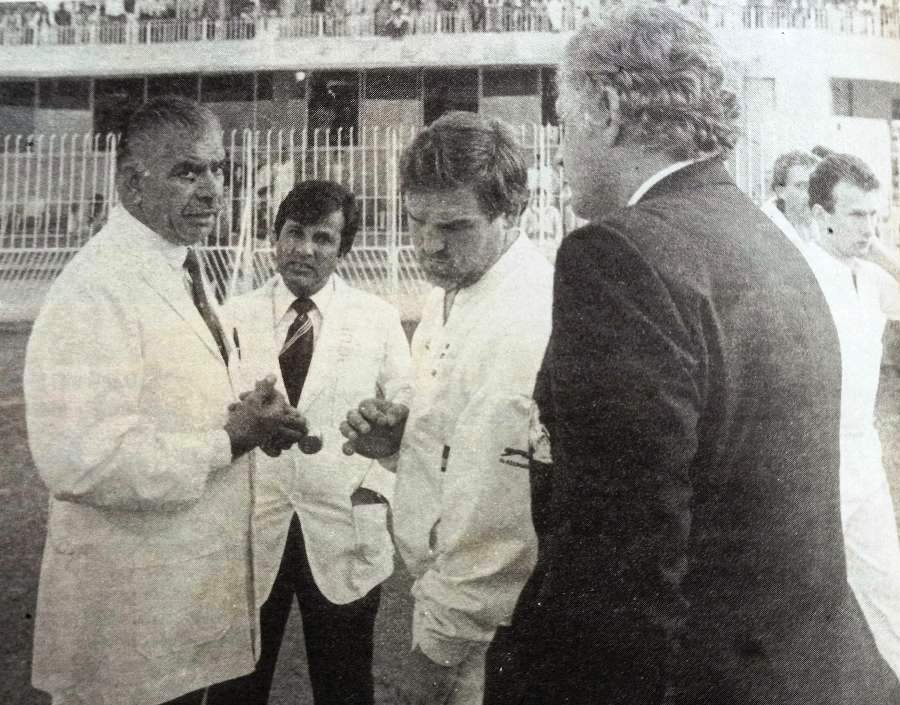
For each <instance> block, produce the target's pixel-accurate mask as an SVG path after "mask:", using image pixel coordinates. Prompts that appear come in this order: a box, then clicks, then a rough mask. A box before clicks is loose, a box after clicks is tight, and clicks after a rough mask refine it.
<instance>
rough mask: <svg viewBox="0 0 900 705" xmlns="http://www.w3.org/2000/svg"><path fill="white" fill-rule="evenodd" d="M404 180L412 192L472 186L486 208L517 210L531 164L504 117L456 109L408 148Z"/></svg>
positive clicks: (494, 212) (489, 211) (490, 212)
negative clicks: (484, 115)
mask: <svg viewBox="0 0 900 705" xmlns="http://www.w3.org/2000/svg"><path fill="white" fill-rule="evenodd" d="M400 181H401V185H402V187H403V189H404V190H405V191H410V192H419V193H421V192H429V191H442V190H444V189H453V188H460V187H464V186H471V187H472V188H473V189H474V191H475V194H476V195H477V197H478V201H479V204H480V205H481V209H482V211H483V212H484V214H485V215H486V216H487V217H488V218H490V219H492V220H493V219H494V218H496V217H498V216H500V215H507V216H514V217H517V216H519V215H520V214H521V213H522V211H523V210H524V209H525V205H526V204H527V203H528V170H527V168H526V166H525V159H524V156H523V154H522V150H521V148H520V147H519V144H518V142H517V140H516V138H515V136H514V134H513V132H512V130H511V129H510V128H509V127H508V126H507V125H506V124H505V123H503V122H501V121H500V120H494V119H490V120H489V119H485V118H483V117H479V116H478V115H476V114H475V113H468V112H462V111H454V112H450V113H447V114H445V115H443V116H441V117H440V118H439V119H437V120H435V121H434V122H433V123H431V125H429V126H428V127H426V128H424V129H422V130H421V131H420V132H419V133H418V134H417V135H416V137H415V139H413V141H412V143H411V144H410V145H409V146H408V147H407V148H406V149H405V150H404V152H403V157H402V159H401V164H400Z"/></svg>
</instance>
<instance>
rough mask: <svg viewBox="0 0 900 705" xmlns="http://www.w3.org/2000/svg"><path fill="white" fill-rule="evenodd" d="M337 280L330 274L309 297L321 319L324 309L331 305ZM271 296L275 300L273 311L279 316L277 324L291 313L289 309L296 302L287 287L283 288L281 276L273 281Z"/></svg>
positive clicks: (334, 275) (335, 275) (336, 277)
mask: <svg viewBox="0 0 900 705" xmlns="http://www.w3.org/2000/svg"><path fill="white" fill-rule="evenodd" d="M337 279H338V276H337V274H332V275H331V276H330V277H328V281H326V282H325V286H323V287H322V288H321V289H319V290H318V291H317V292H316V293H315V294H313V295H312V296H310V297H309V298H310V300H311V301H312V302H313V303H314V304H315V306H316V309H317V310H318V311H319V314H320V315H321V316H322V317H323V318H324V317H325V311H326V309H327V308H328V306H329V305H330V304H331V301H332V299H334V292H335V289H336V288H337ZM272 296H273V297H274V300H275V311H277V312H278V313H279V314H280V315H279V317H278V320H279V322H280V321H283V320H284V317H285V316H287V315H288V314H289V313H290V312H291V308H292V307H293V305H294V301H296V300H297V297H296V296H295V295H294V293H293V292H292V291H291V290H290V289H288V288H287V286H285V283H284V280H283V279H282V278H281V276H278V278H277V279H276V280H275V285H274V289H273V291H272Z"/></svg>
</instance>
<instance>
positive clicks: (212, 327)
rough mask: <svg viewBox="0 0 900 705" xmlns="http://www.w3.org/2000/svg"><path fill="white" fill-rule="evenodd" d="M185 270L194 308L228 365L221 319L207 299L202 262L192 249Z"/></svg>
mask: <svg viewBox="0 0 900 705" xmlns="http://www.w3.org/2000/svg"><path fill="white" fill-rule="evenodd" d="M184 269H185V271H186V272H187V273H188V278H189V279H190V280H191V297H192V298H193V299H194V306H196V307H197V311H198V312H199V313H200V316H201V317H202V318H203V322H204V323H206V327H207V328H209V332H210V333H211V334H212V337H213V340H215V341H216V345H217V346H218V348H219V353H220V354H221V355H222V360H223V361H224V362H225V364H226V365H227V364H228V348H227V347H226V345H225V334H224V333H223V332H222V324H221V323H219V317H218V316H216V312H215V311H213V310H212V307H211V306H210V305H209V299H207V298H206V289H205V288H204V287H203V275H202V274H201V273H200V260H199V259H198V258H197V253H196V252H195V251H194V250H192V249H188V252H187V257H185V258H184Z"/></svg>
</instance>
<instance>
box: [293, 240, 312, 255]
mask: <svg viewBox="0 0 900 705" xmlns="http://www.w3.org/2000/svg"><path fill="white" fill-rule="evenodd" d="M291 250H292V251H293V253H294V254H295V255H299V256H301V257H312V256H313V254H314V248H313V243H312V240H310V239H309V238H308V237H298V238H295V239H293V240H292V241H291Z"/></svg>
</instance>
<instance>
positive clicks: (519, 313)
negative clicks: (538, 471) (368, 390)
mask: <svg viewBox="0 0 900 705" xmlns="http://www.w3.org/2000/svg"><path fill="white" fill-rule="evenodd" d="M552 280H553V271H552V268H551V266H550V264H549V262H548V261H547V260H546V258H544V257H543V255H541V254H540V252H539V251H538V250H537V248H536V247H535V246H534V245H533V244H532V243H531V242H530V241H529V240H528V239H527V238H525V237H521V236H520V237H519V238H518V240H516V242H515V243H513V245H512V246H511V247H510V249H509V250H508V251H507V252H506V253H505V254H504V255H503V256H502V257H501V258H500V260H499V261H498V262H497V263H496V264H495V265H494V266H493V267H492V268H491V269H490V270H489V271H488V272H487V273H486V274H485V275H484V276H483V277H482V278H481V279H480V280H479V281H477V282H476V283H475V284H473V285H471V286H469V287H466V288H463V289H460V290H459V292H458V293H457V294H456V298H455V301H454V303H453V307H452V309H451V310H450V314H449V317H448V319H447V322H446V324H445V323H444V320H443V308H444V301H443V299H444V291H443V289H435V290H434V291H432V293H431V295H430V296H429V298H428V301H427V303H426V305H425V308H424V311H423V314H422V321H421V323H420V324H419V327H418V329H417V330H416V334H415V337H414V338H413V344H412V347H413V366H414V368H415V374H416V384H415V396H414V397H413V402H412V406H411V410H410V416H409V420H408V421H407V425H406V432H405V434H404V437H403V445H402V447H401V449H400V457H399V463H398V471H397V487H396V490H395V494H394V509H395V512H394V537H395V541H396V543H397V547H398V549H399V550H400V552H401V555H402V556H403V559H404V561H405V562H406V565H407V566H408V567H409V570H410V572H411V573H412V574H413V575H414V576H416V578H417V580H416V583H415V585H414V586H413V595H414V596H415V600H416V605H415V611H414V616H413V643H414V644H416V645H418V646H419V647H420V648H421V649H422V651H423V652H424V653H425V654H426V655H427V656H428V657H429V658H430V659H431V660H432V661H435V662H436V663H443V664H445V665H453V664H455V663H458V662H459V661H460V660H462V659H463V658H464V657H465V655H466V653H467V651H468V649H469V647H470V645H471V643H472V642H487V641H490V640H491V638H492V637H493V634H494V631H495V630H496V628H497V626H498V625H500V624H504V623H508V620H509V618H510V616H511V614H512V610H513V607H514V606H515V603H516V600H517V599H518V595H519V592H520V591H521V589H522V586H523V585H524V584H525V581H526V580H527V579H528V576H529V575H530V573H531V571H532V569H533V567H534V561H535V560H536V555H537V541H536V537H535V535H534V528H533V526H532V523H531V511H530V487H529V480H528V471H527V469H525V468H527V465H526V466H525V468H522V467H520V466H516V465H515V464H509V459H510V457H509V456H506V457H505V456H504V454H505V451H506V449H508V448H511V449H517V450H519V451H523V452H525V451H527V449H528V420H529V414H530V412H531V407H532V404H533V402H532V398H531V395H532V392H533V388H534V380H535V376H536V375H537V371H538V369H539V367H540V364H541V360H542V358H543V354H544V349H545V348H546V344H547V339H548V338H549V335H550V311H551V303H552V283H553V282H552ZM519 460H520V461H521V458H520V459H519ZM520 465H521V462H520Z"/></svg>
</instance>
